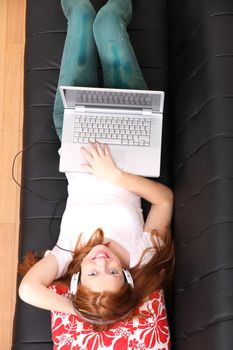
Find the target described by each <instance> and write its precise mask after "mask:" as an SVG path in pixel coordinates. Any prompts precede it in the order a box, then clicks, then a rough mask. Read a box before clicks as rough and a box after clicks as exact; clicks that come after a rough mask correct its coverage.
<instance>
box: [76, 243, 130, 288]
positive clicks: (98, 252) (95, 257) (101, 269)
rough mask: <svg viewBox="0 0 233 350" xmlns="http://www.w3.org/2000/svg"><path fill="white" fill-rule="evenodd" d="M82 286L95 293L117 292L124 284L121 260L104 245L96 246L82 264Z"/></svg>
mask: <svg viewBox="0 0 233 350" xmlns="http://www.w3.org/2000/svg"><path fill="white" fill-rule="evenodd" d="M81 284H83V285H85V286H86V287H88V288H89V289H91V290H92V291H94V292H102V291H111V292H117V291H118V290H119V289H120V288H121V287H122V286H123V284H124V276H123V272H122V265H121V262H120V259H119V258H118V256H117V255H115V254H114V253H113V252H112V251H111V250H110V249H109V248H107V247H106V246H104V245H102V244H101V245H96V246H95V247H94V248H92V250H91V251H90V252H89V253H88V254H87V255H86V257H85V258H84V259H83V261H82V264H81Z"/></svg>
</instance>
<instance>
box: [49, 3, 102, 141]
mask: <svg viewBox="0 0 233 350" xmlns="http://www.w3.org/2000/svg"><path fill="white" fill-rule="evenodd" d="M61 5H62V9H63V12H64V14H65V16H66V18H67V21H68V23H67V35H66V40H65V46H64V50H63V55H62V61H61V68H60V75H59V80H58V87H59V86H60V85H71V86H98V78H97V49H96V45H95V40H94V36H93V22H94V19H95V16H96V13H95V10H94V8H93V6H92V5H91V3H90V2H89V0H62V1H61ZM63 112H64V108H63V104H62V100H61V96H60V92H59V89H57V92H56V96H55V102H54V109H53V120H54V125H55V128H56V131H57V134H58V136H59V138H60V139H61V134H62V123H63Z"/></svg>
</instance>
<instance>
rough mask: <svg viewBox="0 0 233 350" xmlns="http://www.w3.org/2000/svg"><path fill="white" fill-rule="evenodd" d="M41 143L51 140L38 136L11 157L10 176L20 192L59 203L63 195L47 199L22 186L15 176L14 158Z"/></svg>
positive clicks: (49, 142) (48, 142) (47, 142)
mask: <svg viewBox="0 0 233 350" xmlns="http://www.w3.org/2000/svg"><path fill="white" fill-rule="evenodd" d="M47 127H48V125H47V126H46V127H45V129H44V130H43V132H42V135H41V136H43V134H44V133H45V132H46V129H47ZM42 143H46V144H51V141H42V140H41V139H40V138H38V140H37V141H34V142H33V143H31V144H30V145H28V146H26V147H24V148H23V149H22V150H21V151H19V152H18V153H17V154H16V155H15V157H14V159H13V162H12V170H11V176H12V179H13V181H14V182H15V183H16V184H17V185H18V186H19V187H20V189H21V191H22V192H25V193H29V194H33V195H35V196H37V197H38V198H40V199H42V200H43V201H46V202H48V203H57V202H58V203H59V202H60V201H61V200H63V199H64V198H65V197H64V196H63V197H62V198H61V197H60V198H56V199H49V198H47V197H45V196H42V195H41V194H39V193H38V192H35V191H32V190H31V189H29V188H28V187H26V186H24V187H23V186H22V185H21V184H20V183H19V182H18V181H17V179H16V177H15V163H16V160H17V158H18V156H19V155H20V154H22V153H24V152H26V151H28V150H30V149H31V148H33V147H34V146H36V145H38V144H42Z"/></svg>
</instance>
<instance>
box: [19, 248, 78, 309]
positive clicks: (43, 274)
mask: <svg viewBox="0 0 233 350" xmlns="http://www.w3.org/2000/svg"><path fill="white" fill-rule="evenodd" d="M57 272H58V263H57V261H56V258H55V256H53V255H52V254H48V255H47V256H46V257H44V258H43V259H41V260H40V261H39V262H38V263H36V264H35V265H34V266H33V267H32V268H31V269H30V270H29V271H28V272H27V274H26V275H25V276H24V278H23V280H22V282H21V284H20V286H19V296H20V298H21V299H22V300H23V301H25V302H26V303H28V304H31V305H33V306H36V307H39V308H41V309H45V310H55V311H59V312H64V313H67V314H74V313H75V312H74V310H73V307H72V303H71V301H70V300H69V299H68V298H66V297H63V296H61V295H59V294H56V293H55V292H53V291H52V290H50V289H48V288H47V287H48V286H49V285H50V284H51V283H52V282H53V281H54V280H55V278H56V276H57Z"/></svg>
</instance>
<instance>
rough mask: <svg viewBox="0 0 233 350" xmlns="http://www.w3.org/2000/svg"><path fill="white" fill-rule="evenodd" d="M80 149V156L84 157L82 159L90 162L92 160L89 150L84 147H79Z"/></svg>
mask: <svg viewBox="0 0 233 350" xmlns="http://www.w3.org/2000/svg"><path fill="white" fill-rule="evenodd" d="M80 151H81V153H82V156H83V157H84V159H85V160H86V161H87V162H88V163H90V164H91V163H92V161H93V156H92V155H91V153H90V152H89V150H87V149H86V148H85V147H81V148H80Z"/></svg>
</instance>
